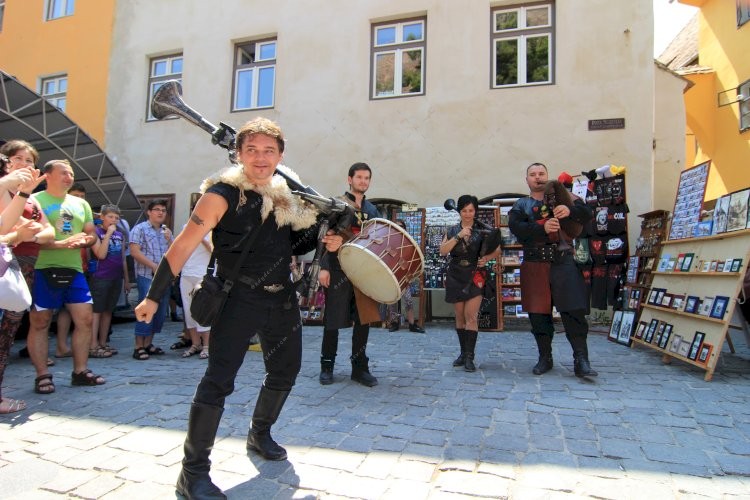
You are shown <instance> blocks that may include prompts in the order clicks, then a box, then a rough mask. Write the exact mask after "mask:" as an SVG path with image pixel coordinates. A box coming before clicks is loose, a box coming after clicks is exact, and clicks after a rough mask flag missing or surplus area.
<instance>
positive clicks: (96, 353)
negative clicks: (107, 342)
mask: <svg viewBox="0 0 750 500" xmlns="http://www.w3.org/2000/svg"><path fill="white" fill-rule="evenodd" d="M111 357H112V353H111V352H109V351H107V350H106V349H104V348H103V347H97V348H95V349H89V358H111Z"/></svg>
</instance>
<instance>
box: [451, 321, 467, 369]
mask: <svg viewBox="0 0 750 500" xmlns="http://www.w3.org/2000/svg"><path fill="white" fill-rule="evenodd" d="M456 334H457V335H458V345H459V346H461V354H459V355H458V357H457V358H456V360H455V361H454V362H453V366H464V364H465V363H466V330H464V329H463V328H456Z"/></svg>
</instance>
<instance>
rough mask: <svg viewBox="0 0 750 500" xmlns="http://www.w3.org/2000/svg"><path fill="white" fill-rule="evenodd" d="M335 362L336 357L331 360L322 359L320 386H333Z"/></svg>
mask: <svg viewBox="0 0 750 500" xmlns="http://www.w3.org/2000/svg"><path fill="white" fill-rule="evenodd" d="M335 362H336V357H335V356H333V357H331V358H326V357H325V356H321V357H320V377H318V381H319V382H320V385H331V384H332V383H333V365H334V363H335Z"/></svg>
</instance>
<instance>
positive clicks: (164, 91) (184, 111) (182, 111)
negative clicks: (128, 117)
mask: <svg viewBox="0 0 750 500" xmlns="http://www.w3.org/2000/svg"><path fill="white" fill-rule="evenodd" d="M151 114H152V115H153V116H154V118H156V119H157V120H163V119H164V118H166V117H168V116H172V115H177V116H180V117H182V118H184V119H186V120H187V121H189V122H191V123H193V124H195V125H198V126H199V127H200V128H202V129H203V130H205V131H206V132H208V133H209V134H211V135H213V134H214V133H215V132H216V131H217V130H218V127H217V126H216V125H214V124H213V123H211V122H209V121H208V120H206V119H205V118H203V116H201V114H200V113H198V112H197V111H195V110H194V109H193V108H191V107H190V106H188V105H187V104H185V101H183V100H182V85H180V82H178V81H177V80H167V81H166V82H164V83H163V84H162V85H161V86H160V87H159V89H158V90H157V91H156V93H154V97H153V99H151Z"/></svg>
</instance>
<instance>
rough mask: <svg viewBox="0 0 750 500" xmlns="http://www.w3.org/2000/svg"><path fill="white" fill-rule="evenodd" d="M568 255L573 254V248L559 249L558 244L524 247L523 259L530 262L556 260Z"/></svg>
mask: <svg viewBox="0 0 750 500" xmlns="http://www.w3.org/2000/svg"><path fill="white" fill-rule="evenodd" d="M566 255H573V249H571V248H566V249H565V250H558V249H557V245H545V246H543V247H534V248H524V249H523V260H524V261H528V262H554V261H555V260H558V259H560V258H561V257H564V256H566Z"/></svg>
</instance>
